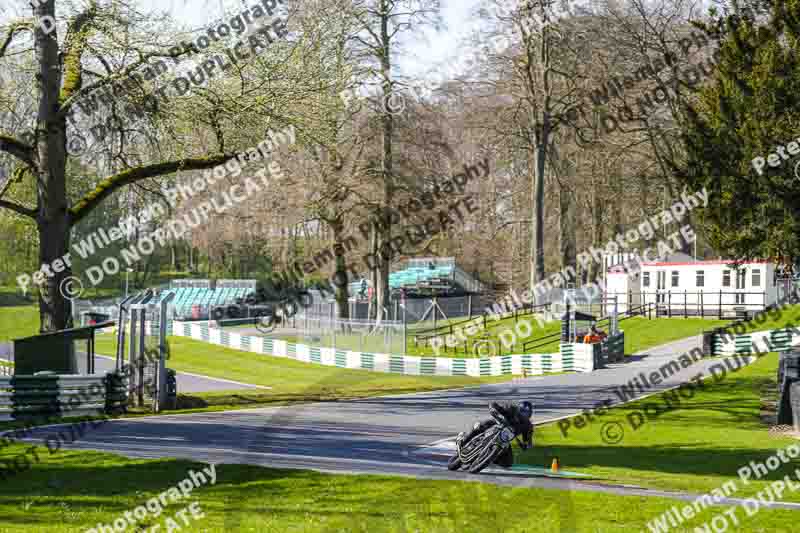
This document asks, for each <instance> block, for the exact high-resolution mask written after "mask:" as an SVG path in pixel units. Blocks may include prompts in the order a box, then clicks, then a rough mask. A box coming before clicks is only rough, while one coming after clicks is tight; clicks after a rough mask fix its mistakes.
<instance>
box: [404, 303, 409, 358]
mask: <svg viewBox="0 0 800 533" xmlns="http://www.w3.org/2000/svg"><path fill="white" fill-rule="evenodd" d="M406 353H408V330H407V328H406V306H405V302H403V355H405V354H406Z"/></svg>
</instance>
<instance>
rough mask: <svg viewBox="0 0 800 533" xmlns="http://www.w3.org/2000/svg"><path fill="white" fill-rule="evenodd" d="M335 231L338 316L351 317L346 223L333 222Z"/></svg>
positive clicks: (335, 276) (335, 277)
mask: <svg viewBox="0 0 800 533" xmlns="http://www.w3.org/2000/svg"><path fill="white" fill-rule="evenodd" d="M330 226H331V232H332V233H333V254H334V257H335V259H336V263H335V265H336V267H335V268H336V270H335V271H334V276H333V279H334V282H335V283H334V288H335V298H336V316H337V317H338V318H344V319H347V318H350V307H349V306H348V305H347V304H348V296H349V294H348V291H347V288H348V286H349V284H350V278H349V277H348V275H347V261H346V258H345V246H344V244H345V241H344V239H345V235H344V225H343V224H342V222H341V221H337V222H333V223H332V224H331V225H330Z"/></svg>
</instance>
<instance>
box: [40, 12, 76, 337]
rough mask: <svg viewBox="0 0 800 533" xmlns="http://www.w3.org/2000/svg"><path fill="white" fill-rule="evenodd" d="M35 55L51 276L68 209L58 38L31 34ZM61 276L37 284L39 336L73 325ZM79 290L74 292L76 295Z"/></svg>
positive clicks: (65, 244)
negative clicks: (60, 103)
mask: <svg viewBox="0 0 800 533" xmlns="http://www.w3.org/2000/svg"><path fill="white" fill-rule="evenodd" d="M34 10H35V12H36V13H37V15H38V16H39V17H45V16H52V15H54V6H53V3H52V2H45V3H42V4H40V5H38V6H37V7H35V8H34ZM34 35H35V40H36V51H37V55H38V56H39V57H38V59H39V61H38V64H39V73H38V75H37V83H38V84H39V88H40V91H41V95H42V97H41V100H40V101H39V109H38V113H37V119H36V151H37V153H38V157H39V161H38V163H39V165H38V167H39V172H38V176H37V177H38V179H37V193H38V197H39V198H38V200H39V202H38V213H37V216H36V223H37V227H38V230H39V243H40V245H39V263H40V265H46V266H48V267H50V266H53V267H54V268H53V270H55V268H56V267H57V266H58V264H56V265H54V262H55V261H59V260H61V259H62V258H63V257H64V256H65V254H66V253H67V252H68V251H69V236H70V220H69V217H70V215H69V211H68V208H69V205H68V204H67V182H66V165H67V150H66V146H67V144H66V142H67V135H66V131H67V121H66V118H64V117H59V116H58V111H59V100H58V97H59V91H60V90H61V69H60V67H59V61H60V60H59V57H58V37H57V32H56V31H53V32H51V33H49V34H45V33H44V31H42V29H41V28H39V27H37V28H36V30H35V32H34ZM65 267H66V268H64V269H63V270H62V271H61V272H53V276H52V277H49V276H48V277H47V280H46V282H45V283H44V284H42V286H41V288H40V292H39V317H40V331H42V332H43V333H44V332H47V331H54V330H59V329H65V328H67V327H70V326H71V325H72V302H71V301H70V300H69V298H68V296H77V294H72V293H71V292H70V291H71V290H70V289H69V285H70V283H68V282H67V281H65V280H67V279H68V278H70V277H71V276H72V269H71V268H70V267H69V265H65ZM77 288H78V287H77V286H76V287H73V290H74V289H77Z"/></svg>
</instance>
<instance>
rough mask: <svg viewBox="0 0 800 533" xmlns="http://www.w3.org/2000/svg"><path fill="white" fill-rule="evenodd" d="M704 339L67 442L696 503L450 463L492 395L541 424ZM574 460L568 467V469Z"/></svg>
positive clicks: (125, 426)
mask: <svg viewBox="0 0 800 533" xmlns="http://www.w3.org/2000/svg"><path fill="white" fill-rule="evenodd" d="M699 342H700V338H699V337H697V338H690V339H684V340H682V341H679V342H675V343H671V344H669V345H665V346H661V347H658V348H654V349H651V350H648V352H647V354H646V355H643V356H640V357H633V358H630V359H632V361H630V362H627V363H625V364H619V365H613V366H612V367H611V368H607V369H603V370H599V371H595V372H592V373H580V374H576V373H573V374H563V375H556V376H546V377H542V376H539V377H534V378H527V379H516V380H514V381H513V382H510V383H504V384H495V385H483V386H477V387H469V388H464V389H456V390H448V391H438V392H431V393H422V394H409V395H402V396H385V397H380V398H370V399H363V400H353V401H342V402H328V403H317V404H306V405H303V406H291V407H276V408H260V409H248V410H239V411H227V412H217V413H200V414H186V415H165V416H153V417H145V418H136V419H120V420H113V421H110V422H109V423H107V424H105V425H103V426H101V427H100V428H98V429H96V430H93V431H91V432H88V433H87V434H86V435H85V436H84V438H83V439H82V440H80V441H76V442H75V443H73V444H72V445H70V447H75V448H83V449H93V450H102V451H109V452H115V453H119V454H122V455H125V456H129V457H149V458H155V457H178V458H186V459H193V460H197V461H204V462H210V463H243V464H253V465H262V466H270V467H276V468H306V469H314V470H318V471H323V472H336V473H386V474H399V475H405V476H415V477H424V478H433V479H468V480H472V481H483V482H491V483H497V484H504V485H514V486H531V487H534V486H535V487H544V488H563V489H580V490H596V491H606V492H613V493H618V494H629V495H649V496H659V495H663V496H669V497H674V498H681V499H685V500H690V499H693V498H694V497H696V495H690V494H678V493H671V492H660V491H654V490H648V489H643V488H638V487H631V486H614V485H609V484H608V483H606V484H604V485H600V484H598V483H596V482H591V481H576V480H568V479H557V478H548V477H540V476H530V475H521V474H520V473H517V472H508V471H503V470H502V469H500V468H492V469H487V470H486V471H484V473H482V474H481V475H478V476H475V475H470V474H467V473H464V472H449V471H448V470H447V469H446V468H445V462H446V458H447V454H448V453H449V448H450V446H452V440H453V438H454V436H455V435H456V434H457V433H458V432H459V431H463V430H465V429H466V428H467V427H469V426H470V425H471V424H473V423H474V422H475V421H476V420H478V419H481V418H484V417H486V416H487V405H488V403H489V402H490V401H495V400H516V399H522V398H527V399H530V400H532V401H533V402H534V405H535V407H536V412H535V421H536V422H537V423H543V422H545V421H548V420H553V419H557V418H561V417H565V416H568V415H572V414H575V413H578V412H580V411H582V410H583V409H585V408H592V407H594V406H595V405H596V404H597V403H598V402H601V401H603V400H605V399H611V400H612V401H613V403H619V399H618V398H617V397H616V395H615V394H614V393H613V392H611V391H609V390H608V389H609V388H613V387H614V386H616V385H619V384H623V383H627V382H628V380H630V379H631V378H632V377H634V376H636V375H638V374H639V373H640V372H645V373H649V372H648V371H652V370H656V369H658V368H660V367H661V366H662V365H664V364H665V363H667V362H668V361H670V360H672V359H675V358H676V357H677V356H678V355H680V354H683V353H685V352H686V351H688V350H689V349H691V348H693V347H695V346H698V344H699ZM719 362H720V360H719V359H706V360H703V361H700V362H698V363H696V364H694V365H692V366H691V367H689V368H687V369H685V370H683V371H682V372H679V373H678V374H675V375H674V376H672V377H671V378H669V379H668V380H666V381H665V382H664V383H662V384H661V385H660V386H659V387H657V388H653V389H651V390H648V391H646V393H647V394H652V393H654V392H657V391H659V390H663V389H666V388H670V387H672V386H677V385H679V384H681V383H683V382H686V381H688V380H689V379H690V378H691V377H693V376H695V375H696V374H697V373H699V372H701V371H704V372H705V373H706V375H708V371H707V369H708V367H709V366H711V365H712V364H718V363H719ZM642 395H644V394H640V396H642ZM601 426H602V419H598V422H596V423H595V424H594V425H592V426H591V427H589V428H584V429H581V430H580V431H600V429H601ZM53 431H54V428H42V429H40V430H38V431H37V432H36V433H34V434H33V436H32V438H31V439H26V440H31V441H35V440H40V439H44V438H46V436H47V435H49V434H51V433H53ZM568 466H569V465H568V463H567V464H566V466H565V468H566V469H568ZM730 501H731V502H736V501H737V500H735V499H731V500H730ZM776 505H777V506H781V505H782V504H776ZM787 507H791V508H800V505H792V504H787Z"/></svg>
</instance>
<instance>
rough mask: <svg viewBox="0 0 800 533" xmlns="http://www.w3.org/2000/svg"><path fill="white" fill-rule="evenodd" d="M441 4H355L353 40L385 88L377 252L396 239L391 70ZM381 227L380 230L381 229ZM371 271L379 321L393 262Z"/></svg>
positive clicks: (378, 0)
mask: <svg viewBox="0 0 800 533" xmlns="http://www.w3.org/2000/svg"><path fill="white" fill-rule="evenodd" d="M438 8H439V2H438V1H437V0H354V1H353V6H352V14H353V16H354V17H355V19H356V20H358V21H359V22H360V25H359V27H358V28H357V34H356V35H355V36H354V40H355V41H356V42H357V43H358V48H359V49H360V50H361V51H362V60H363V61H364V63H365V64H369V65H371V67H372V72H373V74H374V75H373V76H372V79H368V80H365V81H366V82H368V83H370V82H376V83H377V84H378V85H379V87H380V90H379V92H378V98H377V101H378V102H379V103H380V105H379V107H378V113H379V117H380V123H381V143H382V147H381V155H380V161H379V167H378V168H376V169H375V171H374V176H375V177H377V178H378V179H379V180H380V182H381V183H382V185H383V198H382V199H381V205H380V208H379V209H378V210H377V211H376V213H375V216H376V218H377V219H378V220H380V221H381V223H380V224H379V225H373V228H374V232H375V235H374V236H373V241H374V245H373V246H372V250H374V251H379V250H382V249H385V248H387V247H390V246H391V244H390V241H391V239H392V223H391V221H392V211H391V208H392V204H393V201H394V197H395V193H396V189H397V184H396V175H395V170H394V157H395V155H394V133H395V116H394V115H395V113H396V112H397V109H395V108H394V107H393V106H394V105H395V104H394V102H395V101H396V100H395V99H396V98H397V94H398V85H399V79H398V77H397V76H396V75H395V73H394V72H393V70H392V67H393V61H394V58H395V56H396V55H397V53H398V48H399V42H398V41H399V39H400V37H399V36H400V35H402V33H403V32H407V31H414V30H416V29H417V28H418V27H419V26H420V25H424V24H436V23H437V21H438ZM378 226H380V227H379V228H378ZM376 257H377V258H378V260H377V261H376V263H377V264H376V265H375V268H374V269H373V271H372V274H371V277H372V279H373V287H375V307H374V308H375V310H376V313H377V319H378V320H380V319H381V318H382V316H383V315H382V311H381V310H382V309H385V308H388V306H389V268H390V264H391V260H390V259H387V258H385V257H383V255H382V254H380V253H377V254H376Z"/></svg>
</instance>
